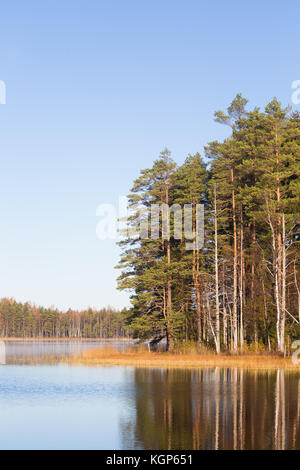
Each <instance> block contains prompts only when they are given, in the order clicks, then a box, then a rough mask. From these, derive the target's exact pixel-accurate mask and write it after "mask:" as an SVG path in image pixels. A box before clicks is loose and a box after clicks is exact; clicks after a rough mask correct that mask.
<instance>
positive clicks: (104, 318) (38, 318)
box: [0, 299, 128, 339]
mask: <svg viewBox="0 0 300 470" xmlns="http://www.w3.org/2000/svg"><path fill="white" fill-rule="evenodd" d="M125 319H126V316H125V315H124V314H121V312H119V311H116V310H114V309H112V308H110V307H108V308H103V309H101V310H94V309H91V308H89V309H87V310H82V311H74V310H68V311H67V312H61V311H59V310H57V309H54V308H43V307H36V306H33V305H31V304H30V303H28V302H27V303H20V302H16V301H15V300H14V299H1V300H0V337H2V338H11V337H13V338H99V339H101V338H103V339H105V338H124V337H127V336H128V330H126V329H125V328H124V326H125Z"/></svg>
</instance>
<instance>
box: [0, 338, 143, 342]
mask: <svg viewBox="0 0 300 470" xmlns="http://www.w3.org/2000/svg"><path fill="white" fill-rule="evenodd" d="M0 341H6V342H11V341H14V342H21V341H23V342H56V343H59V342H64V343H68V342H77V343H79V342H80V343H83V342H87V343H89V342H94V343H100V342H101V343H104V342H110V341H119V342H124V343H127V342H128V343H129V342H134V340H133V339H131V338H19V337H18V338H13V337H10V338H1V337H0Z"/></svg>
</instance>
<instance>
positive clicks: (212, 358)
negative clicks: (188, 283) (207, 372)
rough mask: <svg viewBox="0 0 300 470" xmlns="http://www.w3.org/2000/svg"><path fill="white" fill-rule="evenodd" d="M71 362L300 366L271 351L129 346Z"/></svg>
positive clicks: (93, 352)
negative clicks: (167, 349)
mask: <svg viewBox="0 0 300 470" xmlns="http://www.w3.org/2000/svg"><path fill="white" fill-rule="evenodd" d="M68 362H69V363H70V364H82V365H90V366H98V365H99V366H100V365H109V366H111V365H115V366H134V367H166V368H183V369H184V368H202V367H241V368H245V369H278V368H282V369H292V370H299V371H300V365H296V364H294V363H293V361H292V358H291V357H289V358H283V357H280V356H276V355H272V354H269V355H268V354H253V353H252V354H241V355H225V354H224V355H223V354H220V355H219V356H218V355H216V354H213V353H212V354H179V353H177V354H176V353H175V354H174V353H173V354H172V353H166V352H148V351H143V350H134V349H129V350H126V351H124V352H120V351H117V350H116V349H114V348H109V347H107V348H105V347H102V348H97V349H92V350H88V351H83V353H82V354H80V355H78V354H76V355H73V356H71V357H69V358H68Z"/></svg>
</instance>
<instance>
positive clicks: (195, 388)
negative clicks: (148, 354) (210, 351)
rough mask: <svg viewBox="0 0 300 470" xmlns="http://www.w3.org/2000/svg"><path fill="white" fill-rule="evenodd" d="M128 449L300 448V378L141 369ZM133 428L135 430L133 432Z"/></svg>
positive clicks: (234, 371)
mask: <svg viewBox="0 0 300 470" xmlns="http://www.w3.org/2000/svg"><path fill="white" fill-rule="evenodd" d="M134 375H135V392H134V394H135V396H134V400H135V408H136V411H135V417H134V421H133V422H130V423H129V422H127V423H123V433H122V434H123V441H124V442H123V447H124V448H128V449H130V448H144V449H165V450H169V449H236V450H238V449H300V425H299V421H300V375H299V374H298V373H295V372H288V371H284V370H278V371H276V370H275V371H274V370H273V371H263V372H262V371H254V372H253V371H247V370H242V369H234V368H233V369H220V368H215V369H203V370H176V369H173V370H167V369H136V370H135V372H134ZM130 429H131V432H130Z"/></svg>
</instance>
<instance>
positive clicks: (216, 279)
mask: <svg viewBox="0 0 300 470" xmlns="http://www.w3.org/2000/svg"><path fill="white" fill-rule="evenodd" d="M214 212H215V214H214V215H215V217H214V225H215V291H216V350H217V354H219V353H220V306H219V264H218V219H217V190H216V186H215V187H214Z"/></svg>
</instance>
